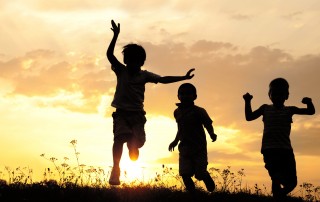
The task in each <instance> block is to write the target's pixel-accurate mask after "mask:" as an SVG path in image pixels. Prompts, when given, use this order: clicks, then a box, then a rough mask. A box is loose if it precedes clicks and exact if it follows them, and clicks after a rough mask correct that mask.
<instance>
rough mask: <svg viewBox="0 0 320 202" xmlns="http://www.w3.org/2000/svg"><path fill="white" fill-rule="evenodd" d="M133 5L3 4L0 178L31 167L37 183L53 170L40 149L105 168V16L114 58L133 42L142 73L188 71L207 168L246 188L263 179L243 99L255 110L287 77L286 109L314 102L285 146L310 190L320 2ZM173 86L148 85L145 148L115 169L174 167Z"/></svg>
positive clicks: (110, 84) (121, 0)
mask: <svg viewBox="0 0 320 202" xmlns="http://www.w3.org/2000/svg"><path fill="white" fill-rule="evenodd" d="M138 2H139V3H138ZM138 2H137V1H130V0H117V1H103V0H77V1H76V0H68V1H64V0H56V1H44V0H24V1H19V0H11V1H0V9H1V12H0V21H1V23H0V30H1V32H0V44H1V46H0V95H1V97H0V113H1V118H0V127H1V133H0V135H1V141H0V152H1V156H0V166H1V167H0V171H1V170H2V171H3V172H4V173H5V171H4V168H5V166H9V167H11V168H15V167H18V166H21V167H24V166H29V167H30V168H32V169H33V170H34V178H36V179H39V180H41V179H42V178H41V175H42V172H43V171H44V169H45V168H46V167H52V163H51V162H50V161H46V160H45V159H44V158H42V157H40V155H41V154H43V153H45V156H47V157H48V158H50V157H55V158H57V159H58V162H63V158H64V157H68V158H69V159H70V160H69V162H68V163H69V164H72V165H76V161H75V155H74V153H73V148H72V146H71V144H70V141H71V140H77V150H78V151H79V152H80V155H79V160H80V162H81V163H83V164H85V165H92V166H99V167H102V168H104V169H105V170H106V171H109V170H110V166H112V153H111V149H112V143H113V133H112V118H111V114H112V112H113V111H114V108H112V107H111V106H110V103H111V101H112V98H113V94H114V90H115V85H116V76H115V74H114V73H113V72H112V71H111V69H110V64H109V62H108V60H107V59H106V57H105V52H106V48H107V46H108V45H109V42H110V40H111V38H112V36H113V32H112V31H111V29H110V27H111V23H110V21H111V20H112V19H113V20H115V22H116V23H120V24H121V32H120V35H119V38H118V42H117V45H116V49H115V54H116V56H117V57H118V59H119V60H120V61H122V54H121V50H122V47H123V46H124V45H126V44H127V43H131V42H133V43H139V44H141V45H142V46H143V47H144V48H145V49H146V52H147V60H146V62H145V65H144V67H143V68H144V69H147V70H149V71H151V72H154V73H157V74H159V75H162V76H165V75H184V74H185V73H186V72H187V71H188V69H190V68H195V69H196V70H195V72H194V73H195V77H194V78H193V79H192V80H190V81H188V82H191V83H193V84H194V85H195V86H196V87H197V90H198V99H197V100H196V102H195V103H196V104H197V105H198V106H201V107H204V108H205V109H206V110H207V112H208V113H209V115H210V116H211V118H212V119H213V126H214V128H215V131H216V133H217V134H218V139H217V141H216V142H214V143H212V142H211V141H210V138H209V136H207V140H208V158H209V163H210V164H209V166H208V167H215V168H221V169H223V168H226V167H227V166H231V170H233V171H237V170H240V169H242V168H243V169H244V172H245V174H246V177H245V178H244V181H246V182H247V183H248V184H251V185H252V184H253V183H258V184H260V185H262V184H269V183H270V179H269V176H268V174H267V171H266V170H265V169H264V164H263V159H262V155H261V154H260V146H261V138H262V129H263V125H262V120H261V118H260V119H258V120H255V121H252V122H247V121H245V119H244V101H243V98H242V95H243V94H244V93H246V92H249V93H251V94H252V95H253V96H254V97H253V100H252V107H253V109H256V108H257V107H259V106H260V105H261V104H264V103H270V100H269V98H268V95H267V92H268V85H269V82H270V81H271V80H272V79H274V78H276V77H284V78H286V79H287V80H288V82H289V84H290V97H289V100H287V102H286V105H294V106H298V107H305V105H304V104H302V103H301V100H302V98H303V97H311V98H312V99H313V103H314V105H315V107H316V114H315V115H313V116H298V115H296V116H294V117H293V122H294V123H293V125H292V132H291V141H292V145H293V148H294V152H295V154H296V160H297V171H298V181H299V182H298V183H299V184H301V183H302V182H311V183H314V184H317V185H319V184H318V183H319V181H320V173H319V167H320V157H319V153H320V149H319V144H320V134H319V128H320V116H319V114H318V112H319V111H320V110H319V106H320V102H319V99H320V94H319V86H320V79H319V75H320V38H319V36H320V29H319V27H320V20H319V19H320V12H319V11H320V1H318V0H308V1H300V0H282V1H266V0H263V1H259V2H257V1H254V0H242V1H234V0H203V1H196V2H195V1H191V0H170V1H162V0H161V1H160V0H156V1H147V0H145V1H138ZM182 83H183V82H179V83H174V84H168V85H164V84H147V86H146V93H145V103H144V104H145V110H146V112H147V119H148V122H147V124H146V128H145V129H146V133H147V142H146V144H145V146H144V147H143V148H142V149H141V151H140V159H139V160H138V161H137V162H136V163H130V161H129V160H128V159H129V158H128V151H127V149H126V147H124V148H125V149H124V153H123V162H122V170H128V172H129V171H130V168H133V167H135V166H136V167H139V168H142V169H143V171H142V172H146V173H149V176H151V177H152V176H153V175H155V172H158V171H159V170H161V168H162V164H165V165H167V166H170V167H173V168H174V169H177V163H178V151H177V149H176V150H175V151H174V152H173V153H170V152H169V151H168V146H169V143H170V142H171V141H172V140H173V139H174V137H175V134H176V131H177V126H176V122H175V120H174V117H173V111H174V109H175V108H176V105H175V103H177V102H178V99H177V88H178V87H179V85H180V84H182ZM146 175H147V174H146ZM143 177H145V176H143ZM3 178H6V176H5V175H4V177H3Z"/></svg>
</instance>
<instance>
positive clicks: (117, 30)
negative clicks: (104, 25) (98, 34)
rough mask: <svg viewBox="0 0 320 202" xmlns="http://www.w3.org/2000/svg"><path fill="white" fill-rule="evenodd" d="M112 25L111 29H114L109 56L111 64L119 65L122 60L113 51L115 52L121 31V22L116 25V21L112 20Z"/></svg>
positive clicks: (108, 51) (108, 50)
mask: <svg viewBox="0 0 320 202" xmlns="http://www.w3.org/2000/svg"><path fill="white" fill-rule="evenodd" d="M111 25H112V28H111V30H112V31H113V38H112V40H111V42H110V44H109V47H108V49H107V58H108V60H109V62H110V63H111V65H114V66H117V65H118V64H119V63H120V62H119V61H118V59H117V58H116V56H114V53H113V52H114V47H115V46H116V42H117V39H118V36H119V33H120V24H119V23H118V25H116V23H115V22H114V21H113V20H111Z"/></svg>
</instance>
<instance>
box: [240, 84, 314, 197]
mask: <svg viewBox="0 0 320 202" xmlns="http://www.w3.org/2000/svg"><path fill="white" fill-rule="evenodd" d="M243 98H244V100H245V117H246V120H247V121H252V120H255V119H257V118H259V117H260V116H262V117H263V119H262V121H263V123H264V130H263V136H262V147H261V153H262V154H263V159H264V163H265V168H266V169H267V170H268V173H269V175H270V177H271V181H272V193H273V196H274V198H275V199H276V200H278V201H282V200H283V199H284V198H285V197H286V195H287V194H288V193H290V192H291V191H292V190H293V189H294V188H295V187H296V186H297V172H296V161H295V156H294V153H293V149H292V146H291V141H290V130H291V123H292V116H293V115H295V114H300V115H313V114H314V113H315V108H314V106H313V103H312V100H311V98H308V97H305V98H303V99H302V103H303V104H306V105H307V107H306V108H298V107H295V106H285V105H284V102H285V101H286V100H287V99H288V98H289V84H288V82H287V81H286V80H285V79H283V78H277V79H274V80H273V81H271V83H270V85H269V98H270V100H271V102H272V104H271V105H269V104H263V105H261V107H259V108H258V109H257V110H254V111H252V108H251V100H252V98H253V96H252V95H250V94H249V93H246V94H245V95H243Z"/></svg>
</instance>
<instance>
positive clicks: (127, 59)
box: [122, 43, 146, 68]
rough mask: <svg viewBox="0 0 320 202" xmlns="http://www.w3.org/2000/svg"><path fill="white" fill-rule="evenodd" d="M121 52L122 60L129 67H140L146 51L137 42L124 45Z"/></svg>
mask: <svg viewBox="0 0 320 202" xmlns="http://www.w3.org/2000/svg"><path fill="white" fill-rule="evenodd" d="M122 54H123V62H124V63H125V64H126V65H127V66H129V67H134V68H140V67H141V66H143V64H144V61H145V60H146V51H145V50H144V48H143V47H142V46H140V45H138V44H133V43H131V44H128V45H126V46H124V47H123V50H122Z"/></svg>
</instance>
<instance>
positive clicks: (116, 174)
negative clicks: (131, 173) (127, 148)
mask: <svg viewBox="0 0 320 202" xmlns="http://www.w3.org/2000/svg"><path fill="white" fill-rule="evenodd" d="M123 144H124V143H123V142H122V141H114V142H113V147H112V155H113V168H112V171H111V174H110V179H109V184H111V185H120V165H119V164H120V159H121V156H122V150H123Z"/></svg>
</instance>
